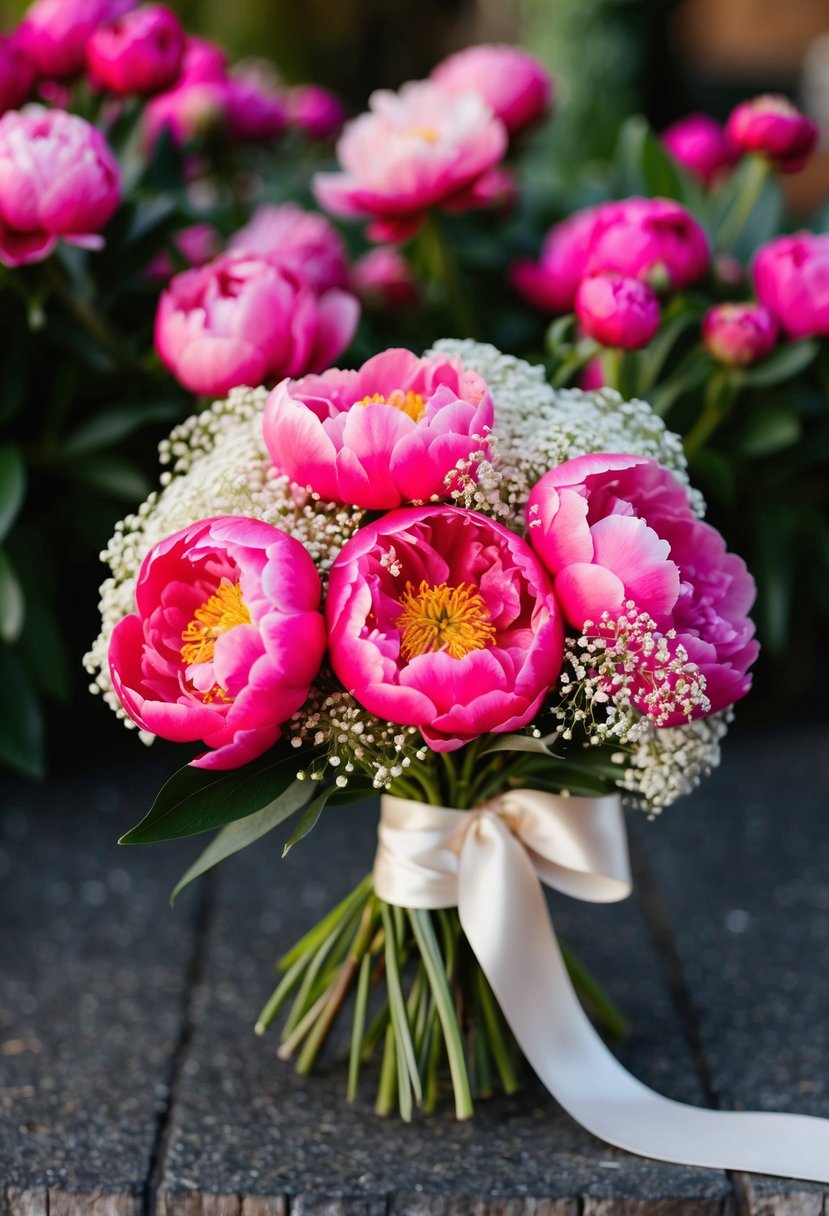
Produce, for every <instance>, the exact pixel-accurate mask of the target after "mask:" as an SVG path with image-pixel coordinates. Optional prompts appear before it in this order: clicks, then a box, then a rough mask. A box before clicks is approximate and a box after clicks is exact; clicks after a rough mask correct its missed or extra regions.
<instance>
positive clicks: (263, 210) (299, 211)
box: [229, 203, 348, 291]
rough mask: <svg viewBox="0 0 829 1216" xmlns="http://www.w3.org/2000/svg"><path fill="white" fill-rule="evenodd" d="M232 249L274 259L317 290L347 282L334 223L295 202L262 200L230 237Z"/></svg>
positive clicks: (343, 245) (341, 249) (344, 255)
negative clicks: (299, 275) (246, 220)
mask: <svg viewBox="0 0 829 1216" xmlns="http://www.w3.org/2000/svg"><path fill="white" fill-rule="evenodd" d="M229 247H230V248H231V249H237V250H244V251H245V252H246V253H257V254H262V255H264V256H267V257H269V258H273V259H275V260H276V261H278V262H279V263H280V265H282V266H287V267H289V268H290V269H291V270H295V271H296V272H297V273H298V274H301V275H302V276H303V278H305V279H306V280H307V281H308V282H309V283H311V284H312V285H313V286H314V288H315V289H316V290H317V291H326V290H327V289H328V288H329V287H345V286H346V284H347V282H348V267H347V265H346V253H345V244H344V243H343V239H342V237H341V236H340V234H339V232H337V230H336V228H335V227H334V225H333V224H332V223H331V221H330V220H329V219H327V218H326V217H325V216H324V215H320V214H319V212H317V211H305V210H303V208H302V207H299V206H297V204H296V203H281V204H275V203H263V204H262V205H261V206H260V207H257V208H256V210H255V211H254V213H253V215H252V216H251V218H250V219H249V220H248V222H247V224H245V226H244V228H240V229H239V231H238V232H235V233H234V234H233V236H232V237H231V238H230V242H229Z"/></svg>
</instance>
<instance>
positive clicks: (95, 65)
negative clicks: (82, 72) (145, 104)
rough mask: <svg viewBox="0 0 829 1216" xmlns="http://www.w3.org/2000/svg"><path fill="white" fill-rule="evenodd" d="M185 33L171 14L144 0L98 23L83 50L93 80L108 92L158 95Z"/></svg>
mask: <svg viewBox="0 0 829 1216" xmlns="http://www.w3.org/2000/svg"><path fill="white" fill-rule="evenodd" d="M184 46H185V34H184V30H183V29H182V27H181V22H180V21H179V19H178V17H177V16H176V15H175V13H174V12H173V11H172V10H171V9H169V8H166V7H165V6H164V5H163V4H146V5H144V6H142V7H141V8H138V9H136V10H135V11H134V12H130V13H127V14H126V15H125V16H123V17H120V18H119V19H118V20H117V21H111V22H109V23H108V24H106V25H101V26H99V27H98V29H97V30H95V32H94V33H93V34H92V37H91V38H90V39H89V42H88V44H87V48H86V60H87V64H88V67H89V73H90V77H91V79H92V81H93V83H94V84H95V85H96V86H97V87H99V88H103V89H108V90H109V91H110V92H111V93H117V94H119V95H121V96H125V95H128V94H131V93H158V92H160V91H161V90H162V89H166V88H169V86H170V85H172V84H173V82H174V81H175V80H176V79H177V77H178V74H179V69H180V67H181V62H182V57H183V55H184Z"/></svg>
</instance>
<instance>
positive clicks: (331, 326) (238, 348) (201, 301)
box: [155, 253, 359, 396]
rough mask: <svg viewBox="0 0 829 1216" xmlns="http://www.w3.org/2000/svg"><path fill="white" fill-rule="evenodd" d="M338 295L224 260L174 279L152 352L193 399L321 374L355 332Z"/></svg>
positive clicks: (243, 257) (252, 262)
mask: <svg viewBox="0 0 829 1216" xmlns="http://www.w3.org/2000/svg"><path fill="white" fill-rule="evenodd" d="M358 315H359V305H358V304H357V301H356V300H355V299H354V297H353V296H351V295H348V294H347V293H346V292H343V291H333V290H332V291H327V292H324V293H323V294H322V295H321V296H317V294H316V292H315V291H314V290H313V288H312V287H310V286H309V285H308V284H307V283H306V282H305V281H304V280H303V279H301V278H300V277H299V276H298V275H296V274H294V273H293V271H291V270H288V269H286V268H285V267H284V266H280V265H278V264H277V263H275V262H273V261H271V260H269V259H267V258H263V257H256V256H252V255H248V254H246V253H224V254H221V255H220V256H219V257H218V258H216V259H215V260H214V261H212V262H209V263H208V264H207V265H206V266H202V267H200V268H198V269H195V270H185V271H184V272H183V273H182V274H179V275H176V276H175V278H173V279H172V280H171V282H170V285H169V286H168V288H167V290H166V291H165V292H164V293H163V294H162V296H161V299H160V300H159V303H158V311H157V312H156V318H155V345H156V350H157V351H158V353H159V355H160V356H161V359H162V360H163V362H164V363H165V364H166V365H167V367H169V368H170V370H171V371H172V372H173V373H174V375H175V376H176V377H177V378H178V379H179V380H180V381H181V383H182V384H183V385H184V386H185V388H188V389H190V391H191V392H194V393H204V394H207V395H213V396H222V395H223V394H225V393H227V392H228V390H229V389H231V388H233V387H234V386H235V385H239V384H250V385H255V384H261V383H262V382H263V381H264V380H267V379H273V378H278V377H282V376H290V375H299V374H302V373H304V372H308V371H316V370H318V369H320V368H323V367H327V366H328V364H329V363H330V362H331V360H332V359H335V358H336V357H337V355H339V354H341V353H342V351H343V350H344V349H345V347H346V346H347V345H348V343H349V342H350V341H351V337H352V335H353V333H354V330H355V328H356V326H357V319H358Z"/></svg>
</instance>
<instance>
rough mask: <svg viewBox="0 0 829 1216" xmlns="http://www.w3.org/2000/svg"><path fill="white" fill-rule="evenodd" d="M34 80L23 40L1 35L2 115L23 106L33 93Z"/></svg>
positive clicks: (10, 35)
mask: <svg viewBox="0 0 829 1216" xmlns="http://www.w3.org/2000/svg"><path fill="white" fill-rule="evenodd" d="M34 78H35V74H34V69H33V67H32V65H31V62H30V60H29V56H28V55H27V54H26V49H25V47H24V45H23V39H22V38H21V37H19V36H18V35H14V34H0V114H5V112H6V110H16V109H17V107H18V106H20V105H22V104H23V102H24V101H25V100H26V98H27V97H28V96H29V93H30V92H31V91H32V85H33V84H34Z"/></svg>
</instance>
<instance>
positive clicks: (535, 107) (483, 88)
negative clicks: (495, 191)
mask: <svg viewBox="0 0 829 1216" xmlns="http://www.w3.org/2000/svg"><path fill="white" fill-rule="evenodd" d="M431 76H432V80H434V81H436V82H437V83H438V84H439V85H442V87H443V88H444V89H448V90H449V91H450V92H451V93H458V94H460V93H467V92H471V93H477V94H478V95H479V96H480V97H482V98H483V100H484V101H485V102H486V104H487V105H488V106H489V108H490V109H491V110H492V112H493V114H495V116H496V117H497V118H500V120H501V122H502V123H503V124H504V126H505V127H506V128H507V130H508V131H509V133H510V135H515V134H517V133H518V132H519V131H522V130H523V129H524V128H525V127H527V126H529V125H530V123H533V122H535V121H536V120H537V119H538V118H541V117H542V115H544V114H546V113H547V111H548V110H549V109H550V106H551V104H552V95H553V82H552V79H551V77H550V74H549V72H548V71H547V70H546V68H545V67H544V66H543V64H541V63H539V61H538V60H537V59H535V58H534V57H533V56H532V55H528V54H527V52H526V51H522V50H521V49H520V48H519V47H517V46H469V47H466V48H465V49H464V50H462V51H457V52H456V53H455V54H454V55H450V56H449V58H448V59H444V60H443V62H442V63H439V64H438V65H437V67H436V68H434V69H433V70H432V74H431Z"/></svg>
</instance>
